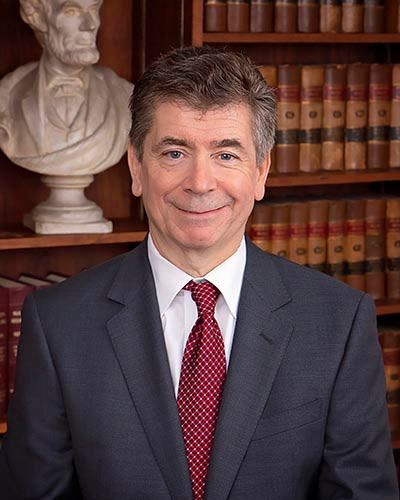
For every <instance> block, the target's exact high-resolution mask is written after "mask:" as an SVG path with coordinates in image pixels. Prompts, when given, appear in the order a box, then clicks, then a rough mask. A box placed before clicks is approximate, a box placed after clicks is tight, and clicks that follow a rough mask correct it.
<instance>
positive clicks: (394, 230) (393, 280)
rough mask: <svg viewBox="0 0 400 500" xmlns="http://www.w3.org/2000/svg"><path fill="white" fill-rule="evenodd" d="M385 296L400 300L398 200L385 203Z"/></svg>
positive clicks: (399, 219)
mask: <svg viewBox="0 0 400 500" xmlns="http://www.w3.org/2000/svg"><path fill="white" fill-rule="evenodd" d="M386 274H387V296H388V298H390V299H400V198H388V199H387V201H386Z"/></svg>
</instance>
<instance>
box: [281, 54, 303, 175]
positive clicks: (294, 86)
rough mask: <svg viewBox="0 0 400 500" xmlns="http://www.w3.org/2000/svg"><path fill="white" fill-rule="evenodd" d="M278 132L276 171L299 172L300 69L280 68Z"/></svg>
mask: <svg viewBox="0 0 400 500" xmlns="http://www.w3.org/2000/svg"><path fill="white" fill-rule="evenodd" d="M277 97H278V99H277V116H278V119H277V121H278V124H277V131H276V170H277V171H278V172H279V173H293V172H298V170H299V143H298V132H299V126H300V67H299V66H294V65H289V64H284V65H281V66H279V67H278V96H277Z"/></svg>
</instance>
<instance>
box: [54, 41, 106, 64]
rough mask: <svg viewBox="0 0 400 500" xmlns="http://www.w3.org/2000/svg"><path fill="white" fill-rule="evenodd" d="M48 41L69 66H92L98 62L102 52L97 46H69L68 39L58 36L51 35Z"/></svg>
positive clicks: (58, 57) (62, 60) (59, 58)
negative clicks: (61, 38)
mask: <svg viewBox="0 0 400 500" xmlns="http://www.w3.org/2000/svg"><path fill="white" fill-rule="evenodd" d="M47 43H48V46H49V49H50V51H51V52H52V53H53V54H54V55H55V57H56V58H57V59H58V60H60V61H61V62H62V63H63V64H66V65H69V66H91V65H92V64H96V63H97V61H98V60H99V58H100V53H99V51H98V50H97V48H96V47H81V48H68V45H71V44H70V43H68V40H65V41H64V40H60V38H58V37H54V36H51V35H50V36H49V37H48V39H47Z"/></svg>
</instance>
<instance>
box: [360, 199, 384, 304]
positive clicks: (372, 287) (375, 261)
mask: <svg viewBox="0 0 400 500" xmlns="http://www.w3.org/2000/svg"><path fill="white" fill-rule="evenodd" d="M385 219H386V199H385V198H366V199H365V291H366V292H367V293H369V294H370V295H372V297H373V298H374V299H375V300H378V299H383V298H384V297H385V256H386V241H385Z"/></svg>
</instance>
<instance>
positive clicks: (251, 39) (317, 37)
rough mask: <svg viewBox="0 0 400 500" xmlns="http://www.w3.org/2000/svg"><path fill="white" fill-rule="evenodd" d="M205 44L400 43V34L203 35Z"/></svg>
mask: <svg viewBox="0 0 400 500" xmlns="http://www.w3.org/2000/svg"><path fill="white" fill-rule="evenodd" d="M202 38H203V43H318V44H320V43H323V44H329V43H334V44H338V43H349V44H350V43H365V44H376V43H400V33H203V36H202Z"/></svg>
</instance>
